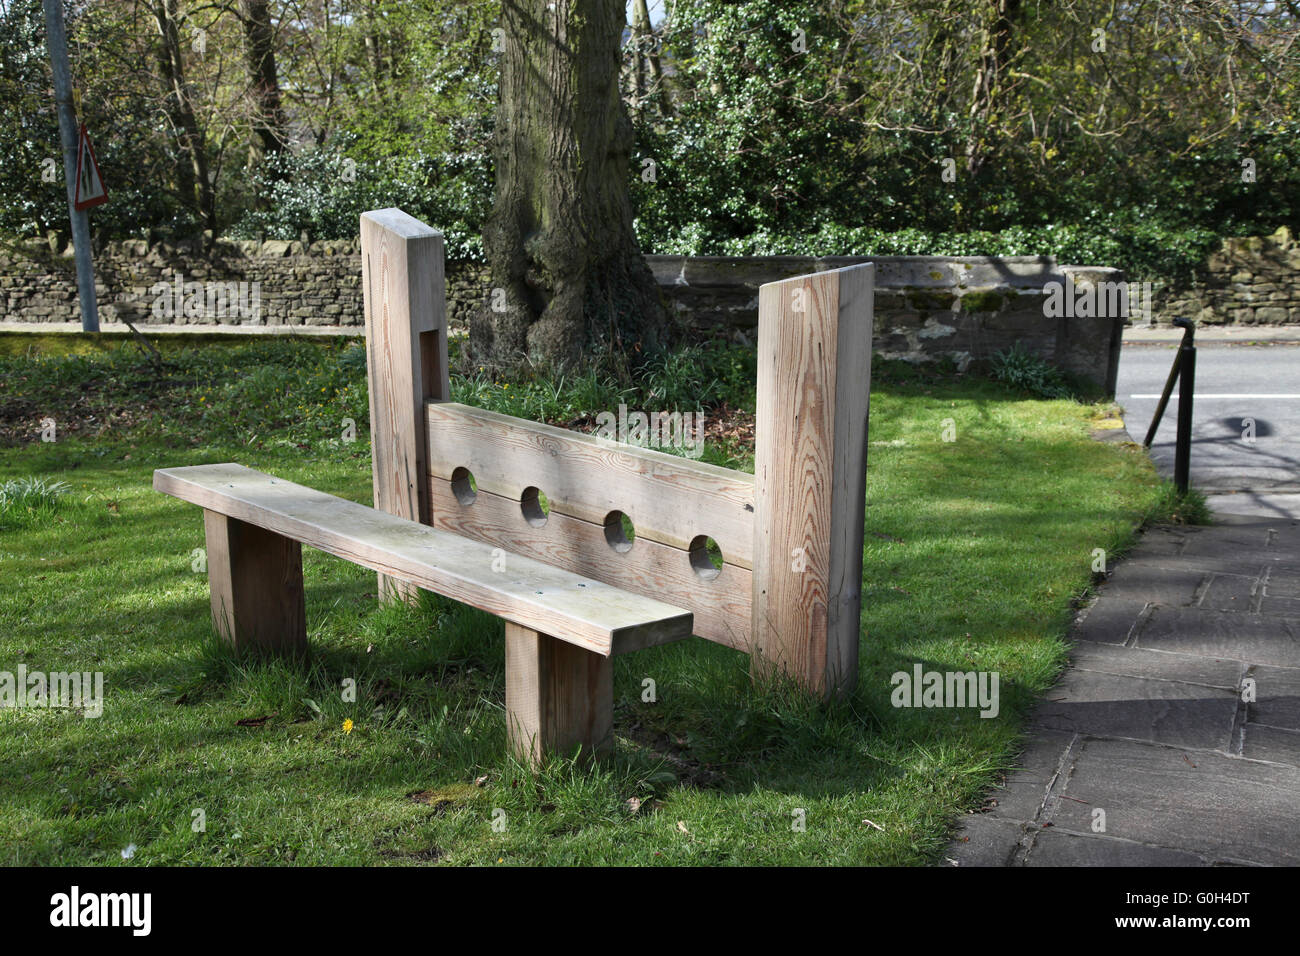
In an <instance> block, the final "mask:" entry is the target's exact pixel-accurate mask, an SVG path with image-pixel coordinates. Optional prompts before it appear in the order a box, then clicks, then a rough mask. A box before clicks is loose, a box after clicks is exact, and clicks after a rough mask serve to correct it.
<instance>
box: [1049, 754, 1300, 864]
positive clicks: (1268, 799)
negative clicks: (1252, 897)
mask: <svg viewBox="0 0 1300 956" xmlns="http://www.w3.org/2000/svg"><path fill="white" fill-rule="evenodd" d="M1065 794H1066V795H1068V796H1070V797H1074V798H1076V799H1078V800H1082V801H1083V802H1082V803H1076V802H1074V801H1073V800H1062V801H1060V802H1059V804H1058V805H1057V808H1056V812H1055V814H1054V816H1053V819H1052V821H1051V822H1053V823H1054V824H1055V825H1057V826H1060V827H1064V828H1066V829H1070V830H1075V831H1080V832H1085V833H1086V832H1088V831H1089V830H1090V827H1091V825H1092V822H1093V819H1094V817H1093V813H1092V811H1093V809H1094V808H1101V809H1102V810H1104V811H1105V814H1106V817H1105V819H1106V833H1107V834H1109V835H1111V836H1115V837H1120V838H1122V839H1126V840H1131V841H1134V842H1137V843H1144V844H1150V845H1154V846H1164V847H1168V848H1171V849H1175V850H1183V851H1185V852H1188V853H1195V854H1199V855H1201V856H1205V857H1207V858H1209V859H1210V860H1211V861H1212V862H1244V863H1257V864H1264V865H1274V866H1296V865H1300V840H1297V838H1296V826H1295V815H1296V807H1297V795H1298V794H1300V767H1294V766H1282V765H1280V764H1276V763H1265V762H1262V761H1256V760H1245V759H1241V758H1239V757H1228V756H1225V755H1223V754H1214V753H1205V752H1201V751H1194V750H1193V751H1189V750H1187V749H1185V748H1179V747H1159V746H1153V745H1152V744H1148V743H1142V742H1138V741H1132V740H1087V741H1085V742H1084V743H1083V745H1082V747H1080V749H1079V752H1078V755H1077V757H1076V758H1075V760H1074V762H1073V765H1072V767H1071V771H1070V776H1069V780H1068V783H1067V786H1066V790H1065Z"/></svg>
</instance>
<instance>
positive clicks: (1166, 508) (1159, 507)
mask: <svg viewBox="0 0 1300 956" xmlns="http://www.w3.org/2000/svg"><path fill="white" fill-rule="evenodd" d="M1157 491H1158V494H1157V496H1156V498H1155V500H1154V501H1152V502H1151V505H1150V507H1149V508H1148V510H1147V513H1146V515H1145V516H1144V518H1143V519H1142V524H1143V526H1144V527H1146V526H1148V525H1156V524H1190V525H1208V524H1213V523H1214V512H1212V511H1211V510H1210V506H1209V504H1208V503H1207V502H1206V500H1205V495H1204V493H1202V492H1200V491H1197V490H1196V489H1195V488H1188V489H1187V493H1186V494H1183V493H1182V492H1180V491H1179V490H1178V486H1177V485H1175V484H1174V483H1173V482H1172V481H1162V482H1161V483H1160V487H1159V488H1158V489H1157Z"/></svg>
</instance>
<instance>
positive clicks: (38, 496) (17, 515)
mask: <svg viewBox="0 0 1300 956" xmlns="http://www.w3.org/2000/svg"><path fill="white" fill-rule="evenodd" d="M67 493H68V484H67V482H64V481H53V480H51V479H49V478H11V479H9V480H8V481H4V482H0V529H3V528H6V527H7V528H29V527H32V526H33V525H37V524H44V523H46V522H48V521H49V520H50V519H51V518H52V517H53V516H54V515H55V514H56V513H57V512H58V511H59V508H60V506H61V505H62V504H63V501H64V498H65V496H66V495H67Z"/></svg>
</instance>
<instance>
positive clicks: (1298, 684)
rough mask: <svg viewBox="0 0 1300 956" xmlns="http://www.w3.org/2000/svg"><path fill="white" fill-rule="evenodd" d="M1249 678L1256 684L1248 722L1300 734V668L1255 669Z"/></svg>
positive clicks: (1247, 704) (1247, 706)
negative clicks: (1294, 731) (1299, 732)
mask: <svg viewBox="0 0 1300 956" xmlns="http://www.w3.org/2000/svg"><path fill="white" fill-rule="evenodd" d="M1245 676H1246V677H1250V678H1252V679H1253V680H1254V681H1255V687H1254V689H1255V700H1254V701H1250V702H1247V703H1246V719H1247V720H1248V721H1250V722H1251V723H1255V724H1268V725H1269V726H1271V727H1282V728H1285V729H1286V730H1296V731H1300V669H1296V668H1293V667H1251V668H1249V669H1247V671H1246V674H1245ZM1298 802H1300V800H1298Z"/></svg>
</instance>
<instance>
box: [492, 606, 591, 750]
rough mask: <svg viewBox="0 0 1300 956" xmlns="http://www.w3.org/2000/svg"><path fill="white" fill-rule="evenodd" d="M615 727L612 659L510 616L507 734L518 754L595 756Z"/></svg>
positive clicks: (507, 668)
mask: <svg viewBox="0 0 1300 956" xmlns="http://www.w3.org/2000/svg"><path fill="white" fill-rule="evenodd" d="M613 733H614V662H613V660H612V659H611V658H608V657H603V656H601V655H600V654H596V653H594V652H592V651H589V650H587V649H586V648H583V647H578V646H577V645H576V644H570V643H568V642H567V641H561V640H559V639H558V638H554V637H551V636H550V635H549V634H541V633H539V632H537V631H534V630H530V629H529V628H526V627H521V626H520V625H518V624H512V623H511V622H510V621H506V736H507V738H508V739H509V741H510V749H511V751H512V752H513V753H514V754H515V756H516V757H518V758H519V759H520V760H522V761H524V762H525V763H529V764H533V765H536V764H538V763H540V762H541V760H542V757H543V755H544V754H548V753H549V754H556V755H559V756H562V757H567V756H569V755H570V754H572V753H573V751H574V750H579V749H580V750H581V753H582V754H584V755H585V756H588V757H592V756H596V755H598V754H600V753H601V752H602V751H605V750H607V749H608V748H609V745H610V743H611V740H612V738H613Z"/></svg>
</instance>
